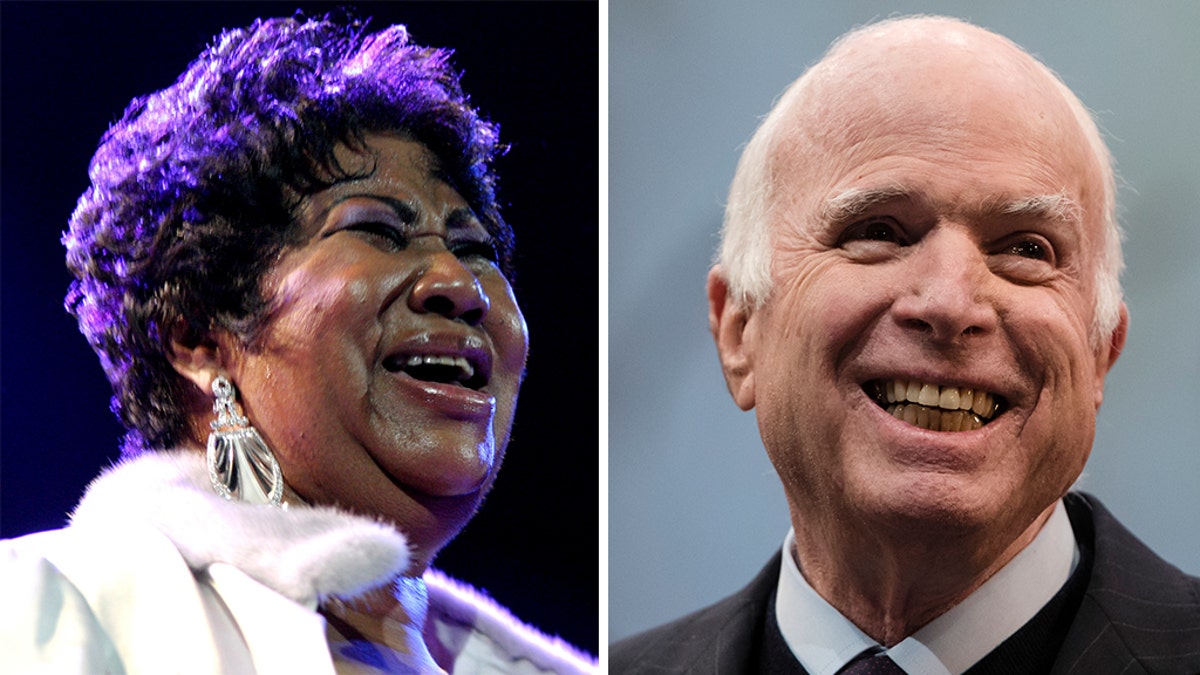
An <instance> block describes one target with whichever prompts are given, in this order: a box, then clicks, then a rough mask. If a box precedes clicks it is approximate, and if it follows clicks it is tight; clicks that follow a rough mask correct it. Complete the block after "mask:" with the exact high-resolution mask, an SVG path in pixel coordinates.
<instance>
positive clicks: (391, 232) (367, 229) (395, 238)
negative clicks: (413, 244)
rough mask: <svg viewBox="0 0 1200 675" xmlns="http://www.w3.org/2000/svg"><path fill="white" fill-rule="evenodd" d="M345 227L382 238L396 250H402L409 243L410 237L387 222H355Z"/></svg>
mask: <svg viewBox="0 0 1200 675" xmlns="http://www.w3.org/2000/svg"><path fill="white" fill-rule="evenodd" d="M345 229H347V230H350V231H352V232H362V233H364V234H367V235H370V236H371V237H373V238H377V239H380V240H382V242H383V243H384V244H386V245H387V246H388V247H389V248H392V249H395V250H401V249H403V248H404V247H405V246H407V245H408V239H407V238H405V236H404V235H403V234H401V233H400V231H399V230H397V229H396V228H394V227H392V226H391V225H388V224H386V223H376V222H364V223H355V224H353V225H349V226H347V227H346V228H345Z"/></svg>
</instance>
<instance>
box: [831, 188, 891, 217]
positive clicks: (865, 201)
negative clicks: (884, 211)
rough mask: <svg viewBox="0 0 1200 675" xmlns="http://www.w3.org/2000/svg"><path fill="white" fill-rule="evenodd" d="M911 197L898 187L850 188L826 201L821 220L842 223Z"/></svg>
mask: <svg viewBox="0 0 1200 675" xmlns="http://www.w3.org/2000/svg"><path fill="white" fill-rule="evenodd" d="M911 197H912V192H911V191H909V190H908V189H906V188H903V187H900V186H898V185H893V186H887V187H878V188H851V189H849V190H846V191H844V192H841V193H839V194H837V195H834V196H833V197H831V198H829V199H828V200H826V202H825V204H824V205H823V206H822V207H821V218H822V220H824V221H825V222H829V223H844V222H847V221H850V220H853V219H855V218H858V217H859V216H861V215H863V214H864V213H867V212H868V211H870V210H871V209H873V208H875V207H877V206H882V205H883V204H889V203H892V202H895V201H899V200H907V199H910V198H911Z"/></svg>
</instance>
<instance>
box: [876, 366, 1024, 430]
mask: <svg viewBox="0 0 1200 675" xmlns="http://www.w3.org/2000/svg"><path fill="white" fill-rule="evenodd" d="M863 389H864V390H865V391H866V392H867V395H868V396H870V397H871V399H872V400H874V401H875V403H877V404H878V405H879V407H881V408H883V409H884V410H886V411H887V412H888V414H890V415H891V416H892V417H895V418H896V419H898V420H902V421H904V422H907V423H909V424H912V425H913V426H917V427H921V428H922V429H928V430H930V431H974V430H975V429H979V428H981V427H983V426H984V425H986V424H987V423H988V422H990V421H992V420H993V419H995V418H996V416H998V415H1000V414H1001V413H1002V412H1004V410H1005V408H1006V403H1005V400H1004V397H1002V396H1000V395H998V394H993V393H990V392H986V391H977V390H974V389H971V388H969V387H954V386H938V385H936V384H928V383H925V382H920V381H918V380H898V379H896V380H872V381H870V382H868V383H866V384H865V385H864V386H863Z"/></svg>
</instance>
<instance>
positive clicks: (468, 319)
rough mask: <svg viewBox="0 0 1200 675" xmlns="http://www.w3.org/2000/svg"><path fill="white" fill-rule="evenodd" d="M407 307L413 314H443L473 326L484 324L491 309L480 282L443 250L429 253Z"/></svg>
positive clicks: (460, 262) (456, 258)
mask: <svg viewBox="0 0 1200 675" xmlns="http://www.w3.org/2000/svg"><path fill="white" fill-rule="evenodd" d="M408 304H409V307H410V308H411V309H412V310H413V311H414V312H418V313H430V314H441V315H442V316H444V317H446V318H448V319H455V320H458V321H462V322H464V323H466V324H467V325H470V326H477V325H479V324H480V323H482V322H483V320H484V318H485V317H486V316H487V313H488V310H489V309H491V301H490V300H488V296H487V293H485V292H484V290H483V286H482V285H481V284H480V283H479V278H478V277H476V276H475V273H474V272H472V271H471V270H470V269H468V268H467V267H466V266H465V265H463V262H462V261H461V260H459V259H458V257H457V256H455V255H454V253H453V252H452V251H449V250H447V249H446V248H444V247H442V248H440V250H429V251H427V252H426V255H425V260H424V261H423V263H422V266H421V269H420V270H419V271H418V273H417V279H416V282H415V283H414V284H413V288H412V292H411V293H410V294H409V296H408Z"/></svg>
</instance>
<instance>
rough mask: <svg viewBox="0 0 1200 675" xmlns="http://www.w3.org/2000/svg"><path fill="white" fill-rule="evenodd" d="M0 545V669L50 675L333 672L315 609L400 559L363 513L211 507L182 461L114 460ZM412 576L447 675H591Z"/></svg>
mask: <svg viewBox="0 0 1200 675" xmlns="http://www.w3.org/2000/svg"><path fill="white" fill-rule="evenodd" d="M4 544H5V546H4V548H3V549H2V550H0V583H2V584H3V586H0V603H2V604H3V606H4V607H5V608H6V609H5V612H4V613H3V615H4V617H5V618H4V624H3V626H2V629H3V636H2V637H0V665H5V664H7V665H10V666H15V665H22V666H23V665H26V664H27V665H30V666H33V667H34V669H37V668H39V667H48V668H50V669H53V670H54V672H93V671H95V672H99V671H109V672H139V671H140V672H168V671H167V670H162V668H163V667H164V665H166V667H167V668H169V670H170V671H171V672H229V671H230V670H231V669H233V670H241V669H248V668H251V667H252V668H253V669H254V670H255V671H258V672H273V671H275V670H276V669H291V672H332V667H331V663H330V657H329V647H328V644H327V642H326V641H325V633H324V622H323V620H322V619H321V618H320V616H319V615H318V614H316V612H315V609H316V607H317V605H318V604H319V603H320V602H321V601H322V600H324V599H325V598H328V597H331V596H333V597H340V598H351V597H354V596H356V595H358V594H360V593H362V592H364V591H366V590H369V589H371V588H375V587H378V586H380V585H383V584H385V583H388V582H389V581H390V580H391V579H393V578H394V577H395V576H396V575H397V574H398V573H399V572H400V571H401V570H403V569H405V568H406V567H407V565H408V561H409V552H408V548H407V544H406V542H405V539H404V537H403V535H402V534H400V533H399V532H397V531H396V530H395V529H394V528H392V527H390V526H388V525H384V524H381V523H379V522H375V521H373V520H371V519H368V518H363V517H359V516H354V515H351V514H348V513H345V512H342V511H339V510H337V509H332V508H325V507H300V508H292V509H286V510H285V509H273V508H263V507H257V506H250V505H246V504H242V503H238V502H231V501H228V500H225V499H223V498H221V497H218V496H217V495H215V494H214V493H213V492H212V491H211V489H210V488H209V485H208V473H207V469H206V467H205V464H204V458H203V456H202V455H200V454H198V453H190V452H174V453H162V454H148V455H145V456H143V457H140V458H138V459H136V460H132V461H127V462H123V463H121V464H119V465H117V466H116V467H114V468H113V469H110V470H108V471H106V472H105V473H103V474H102V475H101V476H100V477H99V478H97V479H96V480H95V481H94V482H93V483H92V484H91V486H89V488H88V490H87V492H86V494H85V495H84V498H83V500H82V501H81V502H80V503H79V506H78V507H77V508H76V510H75V513H74V515H73V516H72V519H71V526H70V527H68V528H65V529H64V530H58V531H54V532H46V533H39V534H35V535H30V536H28V537H23V538H21V539H16V540H12V541H10V542H4ZM180 559H182V561H180ZM181 563H182V564H181ZM425 582H426V585H427V588H428V592H429V617H428V620H427V622H426V630H425V633H426V641H427V642H429V643H431V646H436V647H437V649H436V651H437V653H440V654H443V655H450V656H451V657H452V658H453V660H454V664H453V666H452V672H455V673H459V672H471V673H484V672H518V673H525V672H529V673H536V672H559V673H575V672H592V671H594V670H595V668H596V666H595V663H594V662H593V661H592V660H591V659H590V658H588V657H585V656H583V655H582V654H580V653H579V652H577V651H575V650H574V649H572V648H571V647H570V646H569V645H567V644H565V643H563V642H562V641H560V640H557V639H551V638H547V637H546V636H544V635H542V634H540V633H538V632H537V631H535V630H534V629H532V628H529V627H528V626H525V625H523V624H521V623H520V622H519V621H516V620H515V619H514V618H513V617H512V616H511V615H510V614H509V613H508V612H507V611H506V610H504V609H503V608H502V607H500V606H499V605H497V604H496V603H495V602H494V601H492V600H491V599H489V598H487V597H486V596H483V595H482V594H480V593H478V592H477V591H475V590H474V589H472V588H470V587H468V586H465V585H463V584H460V583H458V582H455V581H453V580H451V579H449V578H447V577H445V576H444V575H442V574H440V573H437V572H430V573H428V574H427V575H426V577H425ZM266 589H269V591H270V592H267V591H266ZM272 592H273V593H272ZM279 596H282V598H280V597H279ZM284 598H286V601H285V600H284ZM14 608H24V609H25V610H27V611H30V612H33V613H34V616H29V615H25V616H22V614H24V612H23V611H21V610H14ZM189 626H190V627H191V628H189ZM31 632H33V633H34V634H33V635H30V633H31ZM181 635H184V636H187V639H186V640H181V638H180V636H181ZM196 635H204V636H205V637H203V638H196V639H192V638H193V637H194V636H196ZM168 643H174V644H173V646H170V647H168ZM189 654H190V657H189V656H188V655H189ZM64 658H65V660H64ZM189 658H190V659H191V661H189V660H188V659H189ZM23 659H24V660H23ZM188 663H192V664H194V665H186V664H188ZM100 664H103V665H102V667H100V668H98V667H97V666H98V665H100ZM251 664H252V666H251ZM171 665H173V666H174V667H171ZM71 666H74V667H71ZM64 667H65V668H66V670H65V671H63V670H60V669H62V668H64ZM295 668H299V670H295ZM13 672H17V671H13ZM20 672H25V670H24V669H23V668H22V669H20ZM31 672H32V670H31Z"/></svg>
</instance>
